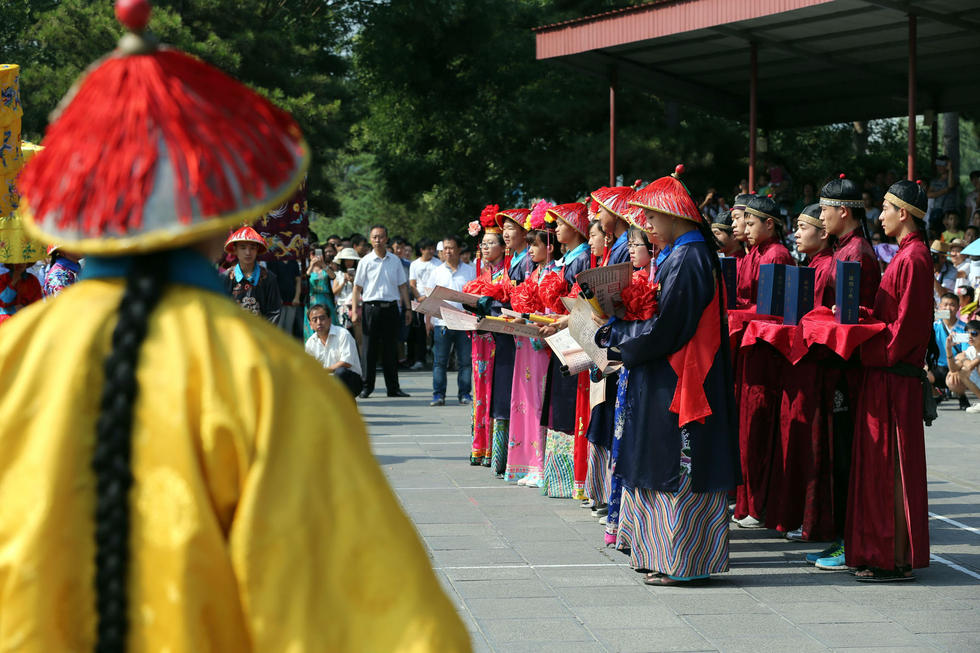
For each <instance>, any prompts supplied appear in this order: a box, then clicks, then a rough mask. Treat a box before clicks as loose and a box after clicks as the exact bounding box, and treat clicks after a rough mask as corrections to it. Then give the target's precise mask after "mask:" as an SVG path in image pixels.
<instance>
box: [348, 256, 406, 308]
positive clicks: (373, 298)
mask: <svg viewBox="0 0 980 653" xmlns="http://www.w3.org/2000/svg"><path fill="white" fill-rule="evenodd" d="M405 283H408V275H407V274H406V273H405V266H404V265H402V260H401V259H400V258H398V257H397V256H395V255H394V254H392V253H391V252H387V253H386V254H385V257H384V258H378V255H377V254H375V253H374V250H373V249H372V250H371V251H370V252H368V253H367V254H366V255H365V256H364V257H363V258H361V260H360V261H358V263H357V272H355V273H354V285H355V286H360V287H361V300H362V301H365V302H396V301H398V300H400V299H401V293H399V292H398V286H400V285H402V284H405Z"/></svg>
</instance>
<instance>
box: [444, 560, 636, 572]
mask: <svg viewBox="0 0 980 653" xmlns="http://www.w3.org/2000/svg"><path fill="white" fill-rule="evenodd" d="M568 567H629V565H628V564H626V563H625V562H624V563H617V562H594V563H585V562H583V563H574V564H564V565H532V564H526V565H474V566H467V567H433V569H436V570H439V571H457V570H461V569H565V568H568Z"/></svg>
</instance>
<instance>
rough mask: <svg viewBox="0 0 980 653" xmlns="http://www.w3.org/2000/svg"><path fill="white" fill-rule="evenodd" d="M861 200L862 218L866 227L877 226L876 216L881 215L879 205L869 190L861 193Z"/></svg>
mask: <svg viewBox="0 0 980 653" xmlns="http://www.w3.org/2000/svg"><path fill="white" fill-rule="evenodd" d="M861 199H862V200H863V201H864V216H865V218H866V219H867V221H868V225H869V226H870V225H873V224H878V216H879V215H881V203H880V202H879V201H878V200H877V199H876V198H875V196H874V195H873V194H872V192H871V191H870V190H866V191H864V192H863V193H861Z"/></svg>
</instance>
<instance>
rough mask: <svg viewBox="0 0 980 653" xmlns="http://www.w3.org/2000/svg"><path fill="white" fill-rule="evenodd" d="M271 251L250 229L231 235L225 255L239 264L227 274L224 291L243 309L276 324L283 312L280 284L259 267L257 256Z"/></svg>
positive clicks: (253, 230)
mask: <svg viewBox="0 0 980 653" xmlns="http://www.w3.org/2000/svg"><path fill="white" fill-rule="evenodd" d="M268 249H269V246H268V245H266V242H265V239H264V238H263V237H262V236H260V235H259V233H258V232H257V231H255V229H252V228H251V227H242V228H241V229H239V230H238V231H236V232H234V233H233V234H231V235H230V236H228V240H226V241H225V252H226V253H228V254H233V255H234V256H235V258H236V259H238V262H237V263H235V265H234V267H231V268H229V269H228V270H227V271H226V272H225V273H224V274H225V288H226V290H227V291H228V294H229V295H231V298H232V299H234V300H235V301H236V302H238V303H239V304H241V306H242V308H244V309H245V310H247V311H251V312H252V313H254V314H255V315H261V316H262V317H264V318H265V319H267V320H268V321H270V322H272V323H273V324H276V323H277V322H278V320H279V312H280V311H281V310H282V298H281V295H280V294H279V282H278V281H277V279H276V275H275V274H274V273H273V272H271V271H269V270H267V269H266V268H264V267H262V266H261V265H259V264H258V257H259V256H260V255H261V254H265V252H266V251H268Z"/></svg>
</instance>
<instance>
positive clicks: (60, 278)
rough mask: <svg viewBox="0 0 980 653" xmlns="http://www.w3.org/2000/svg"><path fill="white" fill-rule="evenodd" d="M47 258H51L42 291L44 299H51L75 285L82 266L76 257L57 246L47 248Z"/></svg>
mask: <svg viewBox="0 0 980 653" xmlns="http://www.w3.org/2000/svg"><path fill="white" fill-rule="evenodd" d="M48 256H50V257H51V265H50V266H49V267H48V271H47V272H45V274H44V287H43V290H44V296H45V297H53V296H54V295H57V294H58V293H60V292H61V291H62V290H64V289H65V288H67V287H68V286H70V285H72V284H74V283H75V281H76V280H77V279H78V273H79V272H81V270H82V266H81V265H80V264H79V262H78V260H79V257H78V256H76V255H74V254H71V253H70V252H66V251H64V250H63V249H61V248H60V247H58V246H57V245H52V246H51V247H48Z"/></svg>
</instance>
